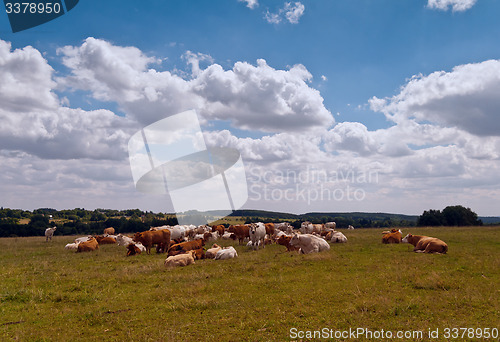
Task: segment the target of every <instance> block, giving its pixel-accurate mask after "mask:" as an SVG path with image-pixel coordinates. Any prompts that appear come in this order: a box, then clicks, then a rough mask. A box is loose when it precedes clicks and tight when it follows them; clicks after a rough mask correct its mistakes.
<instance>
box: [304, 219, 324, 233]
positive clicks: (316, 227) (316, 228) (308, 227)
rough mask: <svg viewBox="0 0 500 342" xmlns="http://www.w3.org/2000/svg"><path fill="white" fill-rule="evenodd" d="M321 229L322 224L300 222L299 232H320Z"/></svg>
mask: <svg viewBox="0 0 500 342" xmlns="http://www.w3.org/2000/svg"><path fill="white" fill-rule="evenodd" d="M322 230H323V225H322V224H312V223H311V222H309V221H305V222H302V224H301V225H300V232H301V233H302V234H312V233H317V234H320V233H321V231H322Z"/></svg>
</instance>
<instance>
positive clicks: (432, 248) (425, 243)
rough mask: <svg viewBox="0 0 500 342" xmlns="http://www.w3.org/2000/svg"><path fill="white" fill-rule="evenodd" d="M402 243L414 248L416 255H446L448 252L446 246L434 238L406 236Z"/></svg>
mask: <svg viewBox="0 0 500 342" xmlns="http://www.w3.org/2000/svg"><path fill="white" fill-rule="evenodd" d="M402 242H405V243H409V244H412V245H413V246H415V248H413V251H414V252H418V253H438V254H446V252H448V245H447V244H446V243H445V242H444V241H442V240H440V239H438V238H435V237H430V236H423V235H411V234H408V235H406V236H405V237H404V239H403V240H402Z"/></svg>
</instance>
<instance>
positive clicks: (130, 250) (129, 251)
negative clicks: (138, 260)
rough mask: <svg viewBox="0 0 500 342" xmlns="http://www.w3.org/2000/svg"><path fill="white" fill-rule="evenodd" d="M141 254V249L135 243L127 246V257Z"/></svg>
mask: <svg viewBox="0 0 500 342" xmlns="http://www.w3.org/2000/svg"><path fill="white" fill-rule="evenodd" d="M136 254H141V249H140V248H139V247H137V246H136V245H135V243H129V244H128V246H127V256H131V255H136Z"/></svg>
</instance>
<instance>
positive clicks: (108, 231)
mask: <svg viewBox="0 0 500 342" xmlns="http://www.w3.org/2000/svg"><path fill="white" fill-rule="evenodd" d="M104 234H108V235H115V228H113V227H109V228H104Z"/></svg>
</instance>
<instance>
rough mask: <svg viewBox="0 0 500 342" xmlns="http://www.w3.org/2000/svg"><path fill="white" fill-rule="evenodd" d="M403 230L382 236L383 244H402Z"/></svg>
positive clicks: (392, 231) (396, 230) (395, 230)
mask: <svg viewBox="0 0 500 342" xmlns="http://www.w3.org/2000/svg"><path fill="white" fill-rule="evenodd" d="M400 242H401V229H392V230H391V232H390V233H389V234H385V235H384V236H382V243H400Z"/></svg>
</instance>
